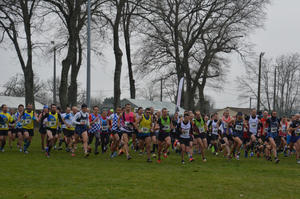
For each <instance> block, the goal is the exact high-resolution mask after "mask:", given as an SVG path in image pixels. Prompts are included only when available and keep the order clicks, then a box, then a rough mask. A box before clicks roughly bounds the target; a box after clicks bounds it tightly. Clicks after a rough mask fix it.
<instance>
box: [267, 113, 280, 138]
mask: <svg viewBox="0 0 300 199" xmlns="http://www.w3.org/2000/svg"><path fill="white" fill-rule="evenodd" d="M267 124H268V125H269V128H268V133H272V134H278V133H279V126H280V120H279V119H277V118H276V117H275V118H273V117H271V118H269V119H268V120H267Z"/></svg>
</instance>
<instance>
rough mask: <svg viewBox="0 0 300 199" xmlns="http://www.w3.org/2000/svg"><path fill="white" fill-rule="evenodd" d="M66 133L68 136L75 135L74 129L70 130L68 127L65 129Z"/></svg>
mask: <svg viewBox="0 0 300 199" xmlns="http://www.w3.org/2000/svg"><path fill="white" fill-rule="evenodd" d="M64 135H65V136H66V137H72V136H73V135H74V131H72V130H68V129H64Z"/></svg>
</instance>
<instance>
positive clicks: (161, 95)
mask: <svg viewBox="0 0 300 199" xmlns="http://www.w3.org/2000/svg"><path fill="white" fill-rule="evenodd" d="M160 101H161V102H162V101H163V79H162V78H161V79H160Z"/></svg>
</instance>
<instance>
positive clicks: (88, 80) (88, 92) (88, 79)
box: [86, 0, 91, 108]
mask: <svg viewBox="0 0 300 199" xmlns="http://www.w3.org/2000/svg"><path fill="white" fill-rule="evenodd" d="M87 13H88V14H87V16H88V18H87V21H88V25H87V77H86V103H87V106H88V107H89V108H90V106H91V0H88V2H87Z"/></svg>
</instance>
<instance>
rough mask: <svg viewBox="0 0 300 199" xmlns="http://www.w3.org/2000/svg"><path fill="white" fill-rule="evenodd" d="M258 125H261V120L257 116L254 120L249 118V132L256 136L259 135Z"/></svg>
mask: <svg viewBox="0 0 300 199" xmlns="http://www.w3.org/2000/svg"><path fill="white" fill-rule="evenodd" d="M258 123H259V119H258V117H257V116H256V117H255V118H254V119H253V118H252V116H250V118H249V132H250V133H253V134H254V135H256V134H257V129H258Z"/></svg>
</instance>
